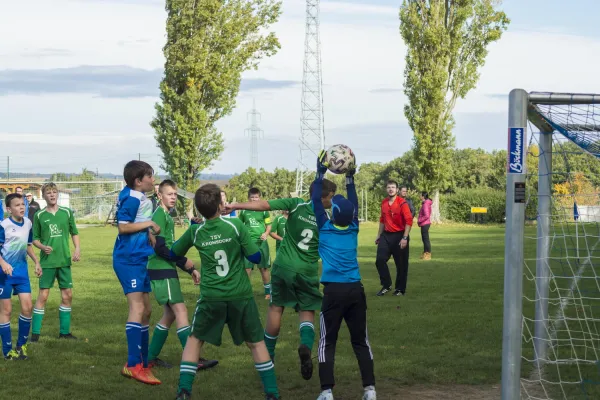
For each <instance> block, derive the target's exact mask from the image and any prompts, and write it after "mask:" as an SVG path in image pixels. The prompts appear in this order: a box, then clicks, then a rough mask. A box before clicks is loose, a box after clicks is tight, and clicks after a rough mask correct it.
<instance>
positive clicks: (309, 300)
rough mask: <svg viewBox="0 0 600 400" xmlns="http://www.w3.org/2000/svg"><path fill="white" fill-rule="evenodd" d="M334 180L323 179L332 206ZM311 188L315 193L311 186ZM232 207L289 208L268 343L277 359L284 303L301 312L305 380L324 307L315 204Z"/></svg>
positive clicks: (274, 278) (274, 276)
mask: <svg viewBox="0 0 600 400" xmlns="http://www.w3.org/2000/svg"><path fill="white" fill-rule="evenodd" d="M336 189H337V187H336V185H335V183H333V182H331V181H329V180H327V179H324V180H323V192H322V201H323V205H324V207H325V208H329V207H331V198H332V197H333V196H334V195H335V192H336ZM310 192H311V193H312V187H311V190H310ZM231 210H254V211H270V210H281V211H289V216H288V221H287V223H286V235H285V237H284V238H283V241H282V243H281V246H280V247H279V251H278V252H277V256H276V257H275V262H274V263H273V267H272V271H271V303H270V306H269V311H268V315H267V324H266V325H267V326H266V329H265V344H266V345H267V349H268V350H269V354H270V355H271V359H273V360H274V359H275V347H276V344H277V338H278V336H279V331H280V329H281V317H282V314H283V310H284V309H285V307H293V308H294V309H295V310H296V311H297V312H299V322H300V326H299V331H300V346H299V347H298V356H299V358H300V373H301V374H302V377H303V378H304V379H306V380H308V379H310V378H311V377H312V372H313V365H312V347H313V344H314V340H315V327H314V320H315V311H316V310H318V309H319V308H320V307H321V300H322V296H321V292H320V290H319V233H318V232H319V229H318V227H317V220H316V218H315V212H314V209H313V204H312V202H310V201H308V202H307V201H305V200H303V199H300V198H290V199H278V200H270V201H268V202H267V201H252V202H247V203H233V204H230V205H229V206H228V207H227V208H226V209H225V212H231Z"/></svg>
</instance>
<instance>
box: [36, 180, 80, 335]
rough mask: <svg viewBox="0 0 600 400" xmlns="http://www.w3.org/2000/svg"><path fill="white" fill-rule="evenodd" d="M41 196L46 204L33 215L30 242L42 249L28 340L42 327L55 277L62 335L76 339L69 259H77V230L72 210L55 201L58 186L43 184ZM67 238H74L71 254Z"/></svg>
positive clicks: (37, 333)
mask: <svg viewBox="0 0 600 400" xmlns="http://www.w3.org/2000/svg"><path fill="white" fill-rule="evenodd" d="M42 197H43V198H44V200H45V201H46V208H44V209H42V210H39V211H38V212H37V213H35V215H34V217H33V245H34V246H35V247H37V248H38V249H40V250H41V252H40V264H41V266H42V276H40V283H39V287H40V293H39V295H38V298H37V300H36V302H35V307H34V308H33V323H32V326H31V341H32V342H37V341H38V340H39V337H40V332H41V330H42V320H43V318H44V312H45V311H44V309H45V307H46V302H47V301H48V295H49V294H50V289H51V288H52V287H53V286H54V281H55V280H57V281H58V287H59V288H60V295H61V302H60V307H59V309H58V318H59V321H60V335H59V338H61V339H76V338H75V336H73V335H72V334H71V303H72V301H73V290H72V288H73V278H72V276H71V261H74V262H77V261H79V259H80V253H81V252H80V247H79V232H78V231H77V226H76V225H75V217H74V216H73V211H71V210H70V209H69V208H67V207H62V206H59V205H58V188H57V187H56V185H55V184H54V183H52V182H50V183H45V184H44V185H43V186H42ZM69 238H71V239H72V240H73V245H74V246H75V251H74V252H73V256H72V257H71V249H70V248H69Z"/></svg>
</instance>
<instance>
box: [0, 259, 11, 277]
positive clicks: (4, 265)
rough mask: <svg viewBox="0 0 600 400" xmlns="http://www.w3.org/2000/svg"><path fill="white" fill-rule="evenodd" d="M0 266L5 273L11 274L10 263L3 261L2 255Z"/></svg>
mask: <svg viewBox="0 0 600 400" xmlns="http://www.w3.org/2000/svg"><path fill="white" fill-rule="evenodd" d="M0 268H2V272H4V273H5V274H6V275H8V276H12V272H13V267H12V265H10V264H9V263H7V262H6V261H4V259H3V258H2V257H0Z"/></svg>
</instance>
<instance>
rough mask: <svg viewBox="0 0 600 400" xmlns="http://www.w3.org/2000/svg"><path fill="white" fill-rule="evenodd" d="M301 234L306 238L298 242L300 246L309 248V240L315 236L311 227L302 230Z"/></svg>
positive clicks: (303, 248)
mask: <svg viewBox="0 0 600 400" xmlns="http://www.w3.org/2000/svg"><path fill="white" fill-rule="evenodd" d="M300 236H302V237H303V238H304V239H302V240H301V241H300V242H298V247H300V248H301V249H302V250H308V242H310V240H311V239H312V238H313V231H312V230H310V229H305V230H303V231H302V233H301V234H300Z"/></svg>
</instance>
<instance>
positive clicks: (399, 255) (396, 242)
mask: <svg viewBox="0 0 600 400" xmlns="http://www.w3.org/2000/svg"><path fill="white" fill-rule="evenodd" d="M386 191H387V194H388V197H386V198H385V199H383V201H382V202H381V217H380V218H379V233H378V234H377V239H376V240H375V243H376V244H377V259H376V261H375V265H376V266H377V272H378V273H379V280H380V282H381V286H382V287H381V290H380V291H379V292H378V293H377V296H383V295H385V294H386V293H387V292H389V291H391V290H392V277H391V275H390V270H389V268H388V265H387V262H388V260H389V259H390V256H391V257H394V263H395V264H396V284H395V291H394V296H399V295H404V294H405V292H406V281H407V279H408V255H409V241H410V240H409V233H410V229H411V228H412V224H413V216H412V214H411V212H410V208H409V206H408V203H407V202H406V200H405V199H403V198H402V197H401V196H399V195H398V183H397V182H395V181H392V180H390V181H388V182H387V186H386Z"/></svg>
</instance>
